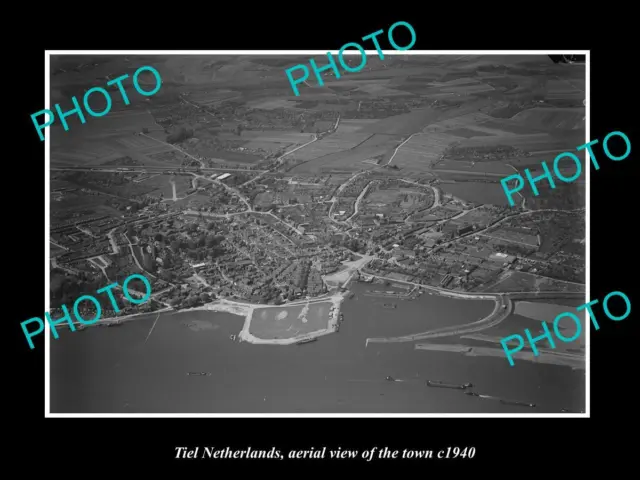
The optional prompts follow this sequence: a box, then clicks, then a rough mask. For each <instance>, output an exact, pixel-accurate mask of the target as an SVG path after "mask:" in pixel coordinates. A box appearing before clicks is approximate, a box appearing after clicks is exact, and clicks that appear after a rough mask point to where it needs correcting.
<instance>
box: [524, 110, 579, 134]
mask: <svg viewBox="0 0 640 480" xmlns="http://www.w3.org/2000/svg"><path fill="white" fill-rule="evenodd" d="M585 115H586V112H585V108H584V107H583V108H531V109H529V110H525V111H523V112H520V113H518V114H516V115H514V116H513V118H512V121H513V122H518V123H520V124H523V125H526V126H528V127H534V128H541V129H553V130H583V129H584V126H585V121H584V118H585Z"/></svg>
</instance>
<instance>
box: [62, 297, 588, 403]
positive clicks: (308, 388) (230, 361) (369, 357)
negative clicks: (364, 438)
mask: <svg viewBox="0 0 640 480" xmlns="http://www.w3.org/2000/svg"><path fill="white" fill-rule="evenodd" d="M371 289H377V290H390V289H391V288H390V287H382V286H380V285H365V284H354V285H353V286H352V290H353V291H354V292H355V293H356V296H355V297H354V298H353V299H350V300H345V302H344V303H343V305H342V312H343V313H344V318H345V319H344V322H343V324H342V325H341V328H340V331H339V332H338V333H334V334H330V335H326V336H323V337H320V338H319V339H318V341H317V342H313V343H308V344H304V345H292V346H279V345H252V344H248V343H237V342H233V341H231V340H230V338H229V336H230V335H231V334H237V333H238V332H239V331H240V329H241V328H242V325H243V322H244V318H243V317H240V316H237V315H231V314H228V313H218V312H208V311H192V312H184V313H164V314H161V316H160V318H159V320H158V322H157V324H156V326H155V328H154V330H153V332H152V334H151V335H150V336H149V338H148V340H146V341H145V339H146V338H147V335H148V334H149V330H150V328H151V326H152V325H153V322H154V320H155V318H156V315H150V316H148V317H144V318H142V317H141V319H139V320H136V321H131V322H128V323H125V324H123V325H122V326H119V327H113V328H104V327H101V328H87V329H85V330H84V331H81V332H68V331H65V332H61V334H60V338H59V339H58V340H53V339H51V412H52V413H552V412H559V411H560V409H561V408H568V409H570V410H573V411H579V410H584V403H585V398H584V397H585V376H584V371H572V370H571V369H570V368H568V367H561V366H555V365H536V364H532V363H528V362H518V363H517V365H516V366H515V367H510V366H509V364H508V362H507V361H506V359H505V358H502V357H495V358H493V357H465V356H463V355H461V354H454V353H449V352H436V351H424V350H415V349H414V343H396V344H394V343H387V344H369V346H367V347H365V339H366V338H367V337H381V336H398V335H406V334H410V333H418V332H423V331H426V330H430V329H432V328H437V327H442V326H446V325H451V324H462V323H468V322H471V321H474V320H477V319H478V318H480V317H482V316H485V315H487V314H488V313H489V312H491V310H492V309H493V306H494V303H493V302H491V301H476V300H460V299H454V298H446V297H440V296H435V295H427V294H423V296H422V297H420V298H419V299H418V300H414V301H406V300H404V301H403V300H399V299H394V298H382V297H371V296H367V295H364V292H366V291H367V290H371ZM385 303H387V304H388V303H395V304H397V308H395V309H386V308H384V307H383V304H385ZM507 322H508V319H507ZM194 323H195V324H197V326H198V327H197V328H194V327H193V326H192V327H189V326H188V325H189V324H191V325H193V324H194ZM415 343H420V342H415ZM452 343H455V342H452ZM187 372H211V376H188V375H187ZM387 375H390V376H392V377H393V378H395V379H398V380H402V381H397V382H389V381H385V377H386V376H387ZM427 379H431V380H442V381H446V382H453V383H465V382H471V383H473V384H474V389H473V390H474V391H476V392H478V393H481V394H487V395H492V396H498V397H502V398H506V399H511V400H521V401H526V402H528V403H535V404H537V405H538V407H537V408H525V407H517V406H509V405H503V404H500V403H499V402H496V401H491V400H485V399H481V398H477V397H470V396H467V395H464V394H463V393H462V392H461V391H458V390H449V389H441V388H430V387H427V386H426V385H425V380H427Z"/></svg>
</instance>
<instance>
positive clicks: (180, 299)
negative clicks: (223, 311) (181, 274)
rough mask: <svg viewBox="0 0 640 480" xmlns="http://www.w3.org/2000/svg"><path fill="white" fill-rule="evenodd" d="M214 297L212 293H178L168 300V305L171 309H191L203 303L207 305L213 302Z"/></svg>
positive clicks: (187, 291)
mask: <svg viewBox="0 0 640 480" xmlns="http://www.w3.org/2000/svg"><path fill="white" fill-rule="evenodd" d="M215 298H216V296H215V295H214V294H212V293H207V292H201V293H199V294H192V293H191V291H190V290H184V291H178V292H176V294H175V295H174V296H172V297H171V300H169V305H171V306H172V307H188V308H193V307H197V306H198V305H202V304H204V303H209V302H211V301H213V300H215Z"/></svg>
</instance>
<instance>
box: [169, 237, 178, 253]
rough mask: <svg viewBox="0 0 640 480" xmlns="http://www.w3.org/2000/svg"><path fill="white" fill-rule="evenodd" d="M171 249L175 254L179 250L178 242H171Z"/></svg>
mask: <svg viewBox="0 0 640 480" xmlns="http://www.w3.org/2000/svg"><path fill="white" fill-rule="evenodd" d="M171 249H172V250H173V251H174V252H177V251H179V250H180V242H179V241H178V240H174V241H173V242H171Z"/></svg>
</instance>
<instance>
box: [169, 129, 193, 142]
mask: <svg viewBox="0 0 640 480" xmlns="http://www.w3.org/2000/svg"><path fill="white" fill-rule="evenodd" d="M191 137H193V128H190V127H180V128H179V129H178V130H176V131H174V132H172V133H170V134H169V136H167V142H168V143H180V142H183V141H185V140H187V139H188V138H191Z"/></svg>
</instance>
